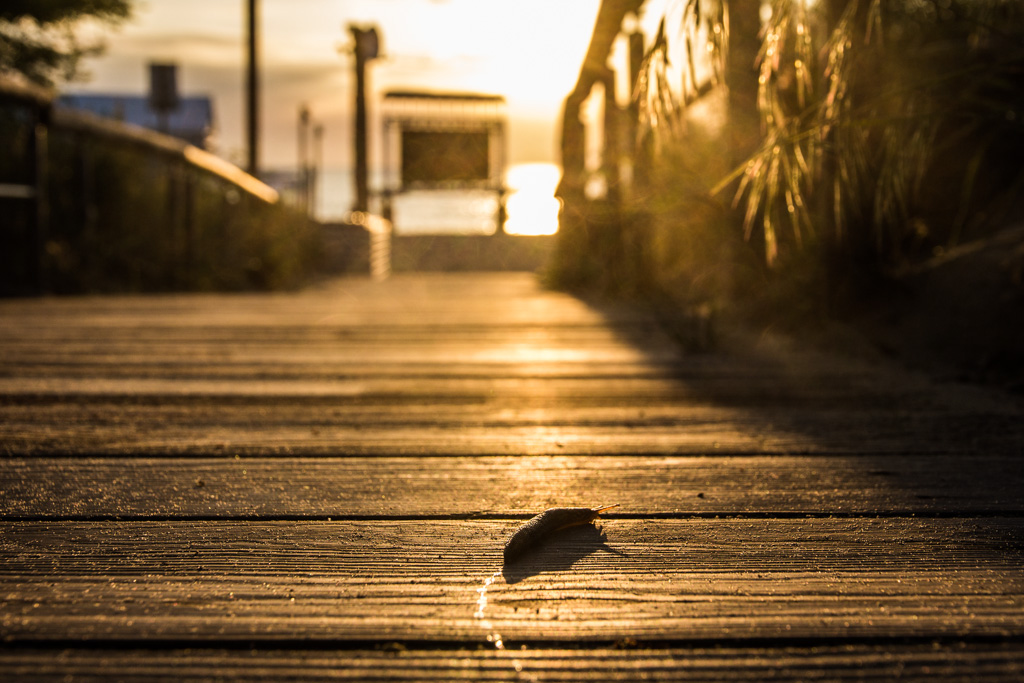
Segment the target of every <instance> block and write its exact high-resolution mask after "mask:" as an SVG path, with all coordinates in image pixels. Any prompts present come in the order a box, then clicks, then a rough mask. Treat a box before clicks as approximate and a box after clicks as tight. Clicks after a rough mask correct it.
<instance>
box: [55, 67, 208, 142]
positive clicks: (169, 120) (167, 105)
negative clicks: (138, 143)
mask: <svg viewBox="0 0 1024 683" xmlns="http://www.w3.org/2000/svg"><path fill="white" fill-rule="evenodd" d="M56 106H57V107H62V108H65V109H73V110H76V111H86V112H89V113H91V114H94V115H96V116H100V117H103V118H108V119H115V120H117V121H122V122H124V123H129V124H132V125H136V126H141V127H142V128H148V129H150V130H155V131H158V132H161V133H166V134H168V135H172V136H174V137H176V138H180V139H182V140H185V141H186V142H188V143H189V144H192V145H195V146H196V147H199V148H201V149H206V150H210V149H211V148H212V147H213V135H214V124H213V101H212V100H211V99H210V97H209V96H206V95H191V96H187V97H184V96H181V95H179V94H178V88H177V68H176V67H175V66H174V65H168V64H151V65H150V91H149V93H146V94H138V95H136V94H130V93H123V94H98V93H90V94H67V95H62V96H60V97H59V98H58V99H57V101H56Z"/></svg>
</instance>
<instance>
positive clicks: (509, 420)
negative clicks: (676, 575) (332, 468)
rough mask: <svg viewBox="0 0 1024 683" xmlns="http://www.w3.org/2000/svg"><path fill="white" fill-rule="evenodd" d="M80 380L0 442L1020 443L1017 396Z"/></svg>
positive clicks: (755, 446)
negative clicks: (855, 402) (877, 397)
mask: <svg viewBox="0 0 1024 683" xmlns="http://www.w3.org/2000/svg"><path fill="white" fill-rule="evenodd" d="M12 381H13V380H12ZM78 383H79V384H80V385H81V387H80V388H81V393H78V394H74V393H72V394H71V395H69V392H70V391H71V390H72V389H73V388H74V386H73V385H74V384H75V383H73V382H71V381H70V380H67V379H59V378H53V379H50V380H46V381H45V384H46V385H47V386H39V387H36V388H37V389H38V390H39V391H43V392H47V393H46V395H44V396H42V397H40V396H39V395H37V394H35V393H31V394H29V393H26V394H24V395H21V396H20V397H14V398H12V397H11V396H10V395H8V396H6V397H0V452H3V453H7V454H11V455H14V454H29V453H43V454H47V453H54V452H63V453H191V454H208V453H211V452H223V451H226V450H227V451H233V452H236V453H265V454H271V453H289V452H291V453H296V454H335V455H402V454H431V453H433V454H437V453H446V454H450V455H481V454H486V455H505V454H515V453H523V454H533V455H536V454H558V453H577V454H622V453H627V454H636V453H649V454H664V455H670V454H675V453H711V452H719V453H805V452H806V453H830V452H831V453H960V454H965V455H971V454H981V453H1001V454H1020V453H1024V426H1022V425H1024V421H1022V420H1021V416H1020V415H1019V414H1018V413H1017V412H1016V411H1015V410H1013V409H1012V406H1011V409H1009V410H1004V411H999V410H985V409H979V410H977V411H975V412H972V411H952V410H942V409H937V408H936V409H927V408H918V409H916V410H910V409H904V410H900V409H895V408H893V407H890V406H887V405H885V404H884V403H883V404H882V405H881V406H875V405H872V404H870V403H861V404H860V405H859V406H850V405H838V406H837V405H833V402H829V401H825V402H823V405H822V406H821V407H814V406H809V405H803V406H794V405H792V404H788V403H787V402H786V401H781V400H780V401H777V402H775V404H773V405H770V406H768V407H762V408H758V407H754V406H748V407H742V406H728V405H714V404H711V405H708V404H703V405H702V404H701V402H700V400H699V399H697V398H696V397H688V398H682V399H680V400H672V399H666V398H665V397H661V396H657V395H652V393H653V392H651V393H646V394H645V393H637V394H636V395H635V396H634V394H633V393H632V390H631V389H628V388H621V389H620V391H619V392H618V393H613V392H611V391H608V392H606V393H603V394H600V395H590V396H587V395H582V396H581V395H580V394H578V393H573V392H572V391H570V390H568V389H566V388H565V387H564V386H563V387H557V386H550V385H545V384H544V383H543V382H539V381H538V382H534V383H523V384H524V385H525V384H530V386H528V387H527V386H524V385H520V386H516V387H514V388H511V389H508V392H507V393H503V390H502V389H501V388H500V387H494V388H492V391H487V390H486V389H485V388H484V387H479V388H478V391H470V390H467V389H463V390H455V389H452V390H451V391H450V392H449V393H443V392H438V393H435V394H429V393H426V391H427V390H428V387H424V393H421V394H414V393H411V392H408V391H406V392H403V391H401V389H400V388H399V385H401V384H402V382H401V380H399V379H395V380H394V384H395V387H394V389H395V392H394V393H386V392H384V393H376V392H374V391H370V390H368V389H367V387H366V385H365V384H364V383H363V382H361V381H359V380H353V381H349V382H345V381H337V382H332V383H329V384H326V383H320V384H311V385H301V384H293V383H275V382H260V381H258V380H252V381H249V382H246V383H244V384H243V383H238V384H235V385H233V386H228V387H225V385H223V384H222V383H220V382H217V381H210V382H206V383H204V382H203V381H200V380H196V381H192V382H185V381H182V380H178V381H175V380H170V379H168V380H134V381H126V380H116V379H93V380H84V379H83V380H80V381H79V382H78ZM409 384H414V383H413V382H411V381H410V382H409ZM22 387H23V388H24V383H22ZM225 391H228V392H230V393H227V394H226V393H223V392H225ZM50 392H52V393H50ZM105 392H118V393H116V394H111V393H105ZM530 392H534V393H533V395H531V394H530Z"/></svg>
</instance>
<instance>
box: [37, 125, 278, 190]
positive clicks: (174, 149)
mask: <svg viewBox="0 0 1024 683" xmlns="http://www.w3.org/2000/svg"><path fill="white" fill-rule="evenodd" d="M52 122H53V124H54V125H56V126H59V127H61V128H64V129H65V130H70V131H76V132H82V133H88V134H91V135H96V136H100V137H106V138H108V139H112V140H118V141H122V142H128V143H131V144H135V145H139V146H141V147H144V148H148V149H150V150H152V151H155V152H158V153H163V154H170V155H172V156H180V157H182V158H184V159H185V160H186V161H187V162H188V163H190V164H192V165H193V166H195V167H196V168H198V169H200V170H202V171H205V172H206V173H210V174H212V175H215V176H217V177H219V178H221V179H223V180H226V181H228V182H229V183H231V184H233V185H236V186H238V187H239V188H240V189H242V190H244V191H245V192H248V193H249V194H251V195H253V196H255V197H258V198H259V199H262V200H263V201H265V202H267V203H268V204H274V203H276V202H277V201H278V199H279V195H278V192H277V190H275V189H274V188H272V187H270V186H269V185H267V184H266V183H264V182H262V181H260V180H259V179H257V178H255V177H253V176H251V175H249V174H248V173H246V172H245V171H243V170H242V169H240V168H238V167H237V166H235V165H234V164H232V163H229V162H227V161H225V160H223V159H221V158H220V157H218V156H216V155H214V154H211V153H210V152H207V151H206V150H202V149H199V148H198V147H196V146H195V145H191V144H189V143H187V142H185V141H184V140H180V139H178V138H175V137H172V136H170V135H165V134H163V133H159V132H157V131H154V130H150V129H148V128H143V127H141V126H137V125H134V124H130V123H124V122H122V121H114V120H111V119H105V118H102V117H100V116H96V115H95V114H92V113H89V112H84V111H75V110H70V109H56V110H55V111H54V112H53V117H52Z"/></svg>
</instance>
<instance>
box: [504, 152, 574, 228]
mask: <svg viewBox="0 0 1024 683" xmlns="http://www.w3.org/2000/svg"><path fill="white" fill-rule="evenodd" d="M560 175H561V172H560V171H559V169H558V166H556V165H555V164H541V163H538V164H518V165H516V166H513V167H511V168H510V169H509V170H508V172H507V173H506V174H505V184H506V186H507V187H508V188H509V190H510V191H511V192H510V194H509V195H508V197H507V198H506V200H505V209H506V211H507V214H508V217H507V219H506V221H505V232H507V233H509V234H510V235H553V234H555V233H556V232H558V212H559V210H560V209H561V202H560V201H559V200H558V199H557V198H556V197H555V188H556V187H557V186H558V180H559V177H560Z"/></svg>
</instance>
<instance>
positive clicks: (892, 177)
mask: <svg viewBox="0 0 1024 683" xmlns="http://www.w3.org/2000/svg"><path fill="white" fill-rule="evenodd" d="M805 3H806V0H775V2H774V4H773V6H772V15H771V18H770V20H769V21H768V22H766V24H765V26H764V33H763V42H762V46H761V51H760V54H759V57H758V67H759V87H758V103H757V104H758V110H759V113H760V121H761V127H762V143H761V145H760V147H759V148H758V149H757V151H756V152H755V153H754V154H753V155H752V156H751V158H750V159H749V160H748V161H747V162H746V164H745V165H744V166H742V167H741V168H739V169H737V170H736V171H735V172H734V173H733V174H732V175H731V176H730V177H728V178H726V179H725V180H724V181H723V182H722V183H720V184H719V186H718V187H717V188H716V189H717V190H721V189H723V188H725V187H726V186H728V184H729V183H730V182H731V181H734V180H736V179H737V178H738V179H739V185H738V190H737V191H736V195H735V200H736V202H737V203H740V202H744V203H745V207H744V208H745V211H744V214H745V216H744V228H745V232H746V235H747V237H748V238H749V237H751V236H752V235H753V234H754V233H755V232H757V231H760V233H761V236H762V237H763V241H764V244H765V257H766V259H767V261H768V262H769V263H772V262H774V261H775V260H776V259H777V258H778V256H779V253H780V250H781V249H786V248H790V249H799V248H800V247H801V246H803V245H805V244H806V243H808V240H807V237H808V236H813V237H818V238H822V239H824V240H826V241H827V243H828V244H830V245H832V246H834V247H836V248H838V249H839V250H841V251H842V250H845V251H846V252H847V253H854V254H857V255H858V256H863V255H869V256H870V257H871V258H874V259H877V260H879V261H881V262H883V263H886V264H896V263H900V262H902V261H904V260H906V259H908V258H912V257H913V256H914V251H915V250H919V249H920V248H921V247H922V245H925V246H931V247H939V246H943V245H946V244H949V243H953V242H956V241H957V240H959V239H960V238H961V237H963V236H964V234H965V232H970V231H977V230H978V228H979V226H980V225H981V224H982V223H984V222H985V220H988V221H989V223H990V224H997V221H996V218H997V216H996V209H1000V208H1001V209H1005V208H1006V207H1007V206H1008V204H1009V202H1010V201H1011V200H1012V197H1013V196H1014V195H1015V193H1016V191H1017V190H1018V189H1020V187H1021V185H1022V183H1024V174H1022V173H1021V172H1020V170H1019V164H1016V165H1015V164H1014V163H1013V160H1014V159H1015V158H1019V157H1018V156H1017V153H1019V152H1020V151H1021V147H1022V145H1024V128H1022V125H1021V124H1022V122H1021V120H1020V116H1021V115H1024V112H1022V105H1024V48H1022V47H1021V45H1020V41H1019V38H1020V36H1021V35H1024V32H1022V29H1024V11H1022V9H1021V6H1020V4H1019V3H1016V2H1012V0H850V1H849V2H848V4H847V5H846V7H845V9H844V10H843V11H842V12H841V13H839V14H838V15H837V17H836V18H835V19H834V20H832V21H831V22H830V21H829V18H828V17H827V16H826V13H827V9H828V8H827V7H824V6H818V7H816V8H814V9H809V8H808V7H807V5H806V4H805ZM1019 113H1020V114H1019Z"/></svg>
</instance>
